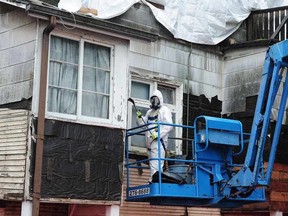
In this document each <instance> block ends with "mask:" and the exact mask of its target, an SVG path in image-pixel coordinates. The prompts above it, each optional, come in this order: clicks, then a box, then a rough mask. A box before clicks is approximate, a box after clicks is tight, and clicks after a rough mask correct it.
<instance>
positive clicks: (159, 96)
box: [150, 90, 163, 107]
mask: <svg viewBox="0 0 288 216" xmlns="http://www.w3.org/2000/svg"><path fill="white" fill-rule="evenodd" d="M153 96H156V97H158V98H159V101H160V107H161V106H162V105H163V95H162V93H161V92H160V91H159V90H155V91H154V92H153V94H152V95H151V97H150V98H152V97H153Z"/></svg>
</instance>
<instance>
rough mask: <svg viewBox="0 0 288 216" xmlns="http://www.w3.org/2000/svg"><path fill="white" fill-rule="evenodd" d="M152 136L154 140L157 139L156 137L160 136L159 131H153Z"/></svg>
mask: <svg viewBox="0 0 288 216" xmlns="http://www.w3.org/2000/svg"><path fill="white" fill-rule="evenodd" d="M150 137H151V139H152V140H155V139H157V138H158V133H157V132H152V133H151V135H150Z"/></svg>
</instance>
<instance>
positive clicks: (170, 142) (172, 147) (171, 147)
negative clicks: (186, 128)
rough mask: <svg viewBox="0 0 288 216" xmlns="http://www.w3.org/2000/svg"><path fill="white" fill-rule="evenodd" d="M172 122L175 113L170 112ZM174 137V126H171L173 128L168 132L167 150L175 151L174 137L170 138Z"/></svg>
mask: <svg viewBox="0 0 288 216" xmlns="http://www.w3.org/2000/svg"><path fill="white" fill-rule="evenodd" d="M172 122H173V124H174V122H175V113H172ZM175 137H176V127H173V130H172V131H170V133H169V137H168V147H167V150H170V151H175V139H171V138H175Z"/></svg>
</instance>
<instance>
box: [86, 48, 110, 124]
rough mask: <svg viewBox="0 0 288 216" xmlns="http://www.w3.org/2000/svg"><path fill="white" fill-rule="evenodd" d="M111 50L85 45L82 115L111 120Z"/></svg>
mask: <svg viewBox="0 0 288 216" xmlns="http://www.w3.org/2000/svg"><path fill="white" fill-rule="evenodd" d="M110 52H111V49H110V48H107V47H103V46H100V45H96V44H91V43H84V61H83V62H84V67H83V85H82V88H83V91H82V113H81V114H82V115H85V116H91V117H97V118H106V119H107V118H109V100H110V74H111V72H110V62H111V59H110Z"/></svg>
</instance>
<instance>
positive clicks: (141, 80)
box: [127, 76, 183, 155]
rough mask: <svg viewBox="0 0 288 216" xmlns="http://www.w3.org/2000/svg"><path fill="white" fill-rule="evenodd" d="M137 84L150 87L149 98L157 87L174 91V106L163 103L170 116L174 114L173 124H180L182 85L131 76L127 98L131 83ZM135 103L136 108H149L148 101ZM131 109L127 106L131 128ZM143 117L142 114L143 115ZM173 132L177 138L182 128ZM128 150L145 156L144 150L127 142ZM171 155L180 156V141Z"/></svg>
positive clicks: (138, 100) (136, 101) (175, 128)
mask: <svg viewBox="0 0 288 216" xmlns="http://www.w3.org/2000/svg"><path fill="white" fill-rule="evenodd" d="M133 81H135V82H139V83H144V84H149V85H150V95H149V98H150V97H151V94H152V93H153V91H154V90H156V89H157V87H158V85H160V86H165V87H168V88H171V89H175V91H174V94H175V104H174V105H172V104H167V103H164V105H165V106H167V107H168V108H169V109H170V110H171V112H172V114H175V122H173V124H182V108H183V103H182V101H183V85H182V84H175V83H171V82H161V81H160V80H148V79H144V78H139V77H137V76H132V77H131V80H130V83H129V97H130V96H131V88H132V82H133ZM133 100H134V101H135V104H136V107H137V106H139V107H145V108H149V105H150V103H149V100H143V99H139V98H133ZM132 109H134V108H133V106H132V104H131V103H130V105H129V106H128V127H127V128H131V126H132ZM143 115H144V113H143ZM174 130H175V136H176V137H179V136H180V135H181V134H182V128H179V127H174ZM129 150H130V152H131V153H135V154H140V155H146V148H144V147H140V146H132V145H131V142H130V141H129ZM169 152H170V153H171V154H176V155H181V154H182V141H181V140H175V151H169Z"/></svg>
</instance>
